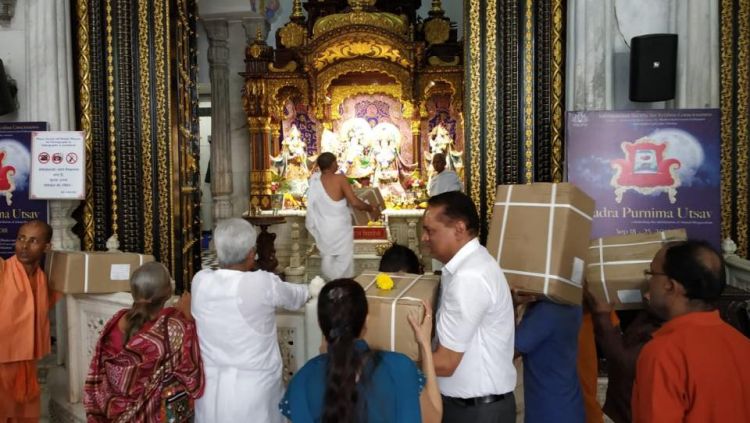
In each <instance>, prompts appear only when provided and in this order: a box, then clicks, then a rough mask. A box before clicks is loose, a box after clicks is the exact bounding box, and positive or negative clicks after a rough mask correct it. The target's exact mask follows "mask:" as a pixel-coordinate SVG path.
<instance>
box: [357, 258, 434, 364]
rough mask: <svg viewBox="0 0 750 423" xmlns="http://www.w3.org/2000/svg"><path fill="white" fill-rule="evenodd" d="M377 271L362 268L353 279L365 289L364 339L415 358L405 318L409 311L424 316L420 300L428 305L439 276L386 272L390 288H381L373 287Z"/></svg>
mask: <svg viewBox="0 0 750 423" xmlns="http://www.w3.org/2000/svg"><path fill="white" fill-rule="evenodd" d="M379 273H380V272H364V273H362V274H361V275H359V276H357V278H356V281H357V282H359V284H360V285H362V287H363V288H364V289H365V294H366V295H367V304H368V307H369V312H370V315H369V319H368V321H367V333H366V334H365V340H366V341H367V343H368V344H369V345H370V347H371V348H376V349H379V350H384V351H398V352H400V353H403V354H406V355H407V356H408V357H409V358H411V359H412V360H415V361H419V359H420V356H419V345H418V344H417V341H416V339H415V338H414V331H413V330H412V328H411V325H410V324H409V321H408V320H407V316H408V315H409V314H410V313H414V314H415V315H418V316H419V318H422V316H424V307H423V306H422V302H421V300H425V301H427V303H428V304H430V305H432V307H433V310H434V308H435V307H434V306H435V300H436V299H437V298H436V296H437V292H438V286H439V285H440V276H436V275H412V274H408V273H389V276H390V277H391V279H393V283H394V286H393V289H391V290H388V291H384V290H381V289H379V288H378V287H377V285H376V284H375V278H376V277H377V275H378V274H379Z"/></svg>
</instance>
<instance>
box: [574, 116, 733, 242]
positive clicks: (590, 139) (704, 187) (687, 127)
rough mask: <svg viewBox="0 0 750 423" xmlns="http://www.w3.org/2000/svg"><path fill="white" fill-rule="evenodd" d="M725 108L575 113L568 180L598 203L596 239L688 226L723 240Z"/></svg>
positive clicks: (692, 231) (692, 233)
mask: <svg viewBox="0 0 750 423" xmlns="http://www.w3.org/2000/svg"><path fill="white" fill-rule="evenodd" d="M719 124H720V122H719V110H717V109H695V110H648V111H608V112H603V111H602V112H569V113H568V115H567V131H566V140H567V142H566V144H567V163H568V180H569V181H570V182H572V183H574V184H575V185H577V186H578V187H580V188H581V189H582V190H583V191H585V192H586V193H587V194H588V195H590V196H591V197H593V198H594V200H596V212H595V214H594V225H593V229H592V234H591V237H592V238H598V237H603V236H612V235H622V234H632V233H643V232H656V231H660V230H666V229H676V228H685V229H686V230H687V233H688V236H689V237H690V238H697V239H704V240H706V241H709V242H710V243H711V244H712V245H714V246H715V247H716V248H719V244H720V230H721V226H720V219H721V203H720V183H721V173H720V172H721V171H720V134H719Z"/></svg>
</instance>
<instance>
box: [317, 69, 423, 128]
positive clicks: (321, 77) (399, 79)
mask: <svg viewBox="0 0 750 423" xmlns="http://www.w3.org/2000/svg"><path fill="white" fill-rule="evenodd" d="M373 71H375V72H379V73H383V74H385V75H388V76H390V77H392V78H394V79H395V80H396V85H398V86H399V87H400V88H401V100H402V101H404V102H409V103H411V102H412V84H411V72H409V70H408V69H406V68H404V67H402V66H399V65H397V64H395V63H391V62H388V61H385V60H379V59H362V58H360V59H352V60H346V61H342V62H338V63H335V64H333V65H331V66H329V67H327V68H325V69H323V71H321V72H320V73H319V74H318V75H317V76H313V78H314V83H313V84H312V86H313V87H315V93H314V95H313V99H314V104H315V111H316V118H317V119H318V120H324V119H325V115H324V113H325V107H323V105H325V104H327V103H328V102H327V99H326V94H327V93H328V90H329V89H330V87H331V83H333V81H334V80H335V79H336V78H338V77H340V76H342V75H346V74H349V73H364V72H373Z"/></svg>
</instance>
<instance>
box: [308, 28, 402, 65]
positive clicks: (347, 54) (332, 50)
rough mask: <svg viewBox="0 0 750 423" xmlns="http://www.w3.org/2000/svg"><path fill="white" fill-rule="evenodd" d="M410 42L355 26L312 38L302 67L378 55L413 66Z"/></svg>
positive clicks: (381, 57)
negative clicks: (313, 40) (313, 39)
mask: <svg viewBox="0 0 750 423" xmlns="http://www.w3.org/2000/svg"><path fill="white" fill-rule="evenodd" d="M413 50H414V48H413V46H410V45H409V43H408V42H404V41H402V40H400V39H399V38H398V37H395V36H393V35H392V34H389V33H387V32H383V31H379V30H369V29H364V28H363V29H359V30H357V31H354V32H340V33H336V34H332V35H331V36H330V37H324V38H321V39H319V40H316V42H315V44H313V45H312V46H311V49H310V51H309V53H308V54H307V55H306V56H307V60H306V68H307V69H310V70H312V71H315V72H319V71H321V70H322V69H324V68H326V67H328V66H331V65H333V64H335V63H338V62H342V61H347V60H352V59H357V58H370V59H382V60H386V61H388V62H391V63H394V64H397V65H399V66H402V67H404V68H408V69H413V68H414V65H415V64H414V55H413Z"/></svg>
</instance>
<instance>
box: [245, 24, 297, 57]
mask: <svg viewBox="0 0 750 423" xmlns="http://www.w3.org/2000/svg"><path fill="white" fill-rule="evenodd" d="M279 37H280V38H281V45H283V46H284V47H287V48H295V47H299V46H301V45H302V44H304V43H305V38H306V37H307V29H305V27H303V26H302V25H300V24H298V23H296V22H289V23H288V24H286V25H284V27H283V28H281V29H280V30H279ZM258 56H260V53H257V55H256V56H253V57H255V58H257V57H258Z"/></svg>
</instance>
